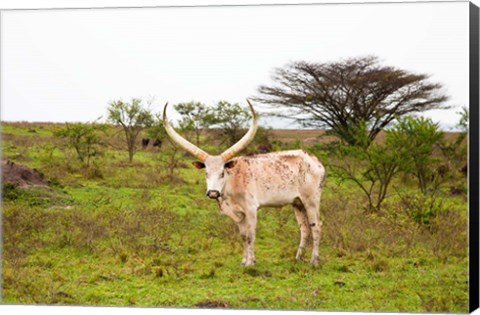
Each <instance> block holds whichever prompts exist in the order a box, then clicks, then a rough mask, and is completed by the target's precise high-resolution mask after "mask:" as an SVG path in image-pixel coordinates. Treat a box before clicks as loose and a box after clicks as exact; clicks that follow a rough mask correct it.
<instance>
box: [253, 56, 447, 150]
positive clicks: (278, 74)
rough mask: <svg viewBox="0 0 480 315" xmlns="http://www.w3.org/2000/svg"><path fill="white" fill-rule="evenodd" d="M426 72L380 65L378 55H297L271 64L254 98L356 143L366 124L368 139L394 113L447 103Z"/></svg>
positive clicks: (387, 121) (285, 113)
mask: <svg viewBox="0 0 480 315" xmlns="http://www.w3.org/2000/svg"><path fill="white" fill-rule="evenodd" d="M428 78H429V76H428V75H427V74H416V73H411V72H409V71H406V70H403V69H399V68H396V67H392V66H385V65H382V64H381V63H380V61H379V59H378V58H377V57H374V56H367V57H359V58H350V59H346V60H342V61H338V62H329V63H313V62H305V61H298V62H293V63H290V64H288V65H287V66H285V67H283V68H277V69H275V70H274V75H273V76H272V79H273V81H274V83H273V84H272V85H262V86H260V87H259V88H258V92H259V96H257V97H255V98H254V100H256V101H258V102H261V103H264V104H271V105H275V106H278V105H280V106H281V107H283V108H284V109H285V108H286V109H288V110H287V111H286V112H279V113H278V114H279V115H280V116H283V117H290V118H294V119H295V120H296V121H297V122H300V123H301V124H302V125H303V126H304V127H316V128H327V129H329V130H330V132H331V133H333V134H335V135H337V136H339V137H340V138H341V139H342V140H344V141H345V142H346V143H348V144H352V145H355V144H356V141H357V140H356V137H355V131H353V132H352V130H354V129H355V128H356V127H357V126H358V125H360V124H362V122H364V123H366V125H367V133H368V144H369V143H371V141H373V139H374V138H375V136H376V135H377V134H378V133H379V132H380V130H382V129H383V128H384V127H386V126H387V125H388V124H389V123H390V122H391V121H393V120H394V119H395V118H396V117H398V116H402V115H405V114H409V113H415V112H423V111H426V110H430V109H438V108H447V107H446V106H445V104H444V103H445V101H447V99H448V97H447V96H446V95H444V94H443V93H442V92H441V89H442V86H441V84H439V83H431V82H428V81H427V80H428Z"/></svg>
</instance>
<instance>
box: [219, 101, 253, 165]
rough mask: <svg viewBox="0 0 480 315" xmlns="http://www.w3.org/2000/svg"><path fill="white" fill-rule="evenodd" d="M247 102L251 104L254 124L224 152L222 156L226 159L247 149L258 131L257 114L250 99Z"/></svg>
mask: <svg viewBox="0 0 480 315" xmlns="http://www.w3.org/2000/svg"><path fill="white" fill-rule="evenodd" d="M247 103H248V106H250V110H251V111H252V125H251V126H250V129H248V132H247V133H246V134H245V135H244V136H243V137H242V139H240V140H239V141H238V142H237V143H235V144H234V145H233V146H231V147H230V148H228V149H227V150H226V151H225V152H223V153H222V157H223V159H224V160H225V161H228V160H230V159H231V158H232V157H234V156H235V155H236V154H237V153H238V152H240V151H242V150H243V149H245V147H246V146H247V145H248V144H249V143H250V142H252V140H253V138H255V133H257V127H258V126H257V114H255V111H254V110H253V106H252V104H251V103H250V101H249V100H248V99H247Z"/></svg>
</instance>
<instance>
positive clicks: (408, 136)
mask: <svg viewBox="0 0 480 315" xmlns="http://www.w3.org/2000/svg"><path fill="white" fill-rule="evenodd" d="M443 136H444V134H443V132H441V131H439V130H438V123H434V122H433V121H432V120H431V119H429V118H424V117H418V118H415V117H408V116H407V117H404V118H401V119H399V120H398V123H397V125H395V126H394V127H393V128H392V129H390V130H387V131H386V141H387V146H388V147H390V148H392V149H394V150H395V154H397V155H401V156H403V157H405V158H404V159H403V160H402V163H401V165H400V168H401V170H402V171H403V172H405V173H408V174H412V175H413V176H414V177H415V178H416V179H417V182H418V187H419V188H420V191H421V192H422V193H423V194H426V193H427V190H428V189H429V188H433V189H437V188H438V186H439V183H440V182H439V181H440V177H441V176H440V174H439V172H437V168H438V166H439V164H440V162H441V159H439V158H436V157H434V156H433V155H432V153H433V150H434V148H435V147H436V146H437V145H438V144H439V142H440V140H442V139H443Z"/></svg>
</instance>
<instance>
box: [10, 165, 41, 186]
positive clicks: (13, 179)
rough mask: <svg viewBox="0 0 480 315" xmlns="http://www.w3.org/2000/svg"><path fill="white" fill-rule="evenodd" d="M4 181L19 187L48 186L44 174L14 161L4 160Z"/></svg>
mask: <svg viewBox="0 0 480 315" xmlns="http://www.w3.org/2000/svg"><path fill="white" fill-rule="evenodd" d="M2 182H3V184H11V185H14V186H18V187H29V186H48V181H47V180H46V179H45V178H44V176H43V174H42V173H40V172H39V171H37V170H35V169H31V168H28V167H26V166H25V165H21V164H18V163H14V162H12V161H8V160H7V161H2Z"/></svg>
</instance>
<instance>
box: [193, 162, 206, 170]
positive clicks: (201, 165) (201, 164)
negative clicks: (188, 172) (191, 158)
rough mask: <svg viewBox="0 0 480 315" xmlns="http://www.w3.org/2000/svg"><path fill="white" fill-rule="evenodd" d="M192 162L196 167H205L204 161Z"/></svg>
mask: <svg viewBox="0 0 480 315" xmlns="http://www.w3.org/2000/svg"><path fill="white" fill-rule="evenodd" d="M192 164H193V166H195V167H196V168H198V169H202V168H205V163H202V162H198V161H195V162H192Z"/></svg>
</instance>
